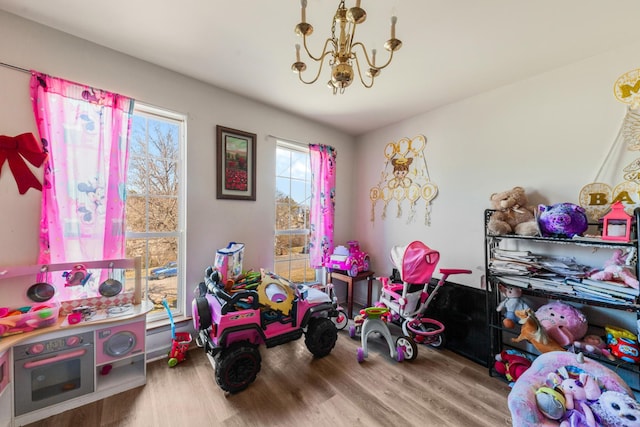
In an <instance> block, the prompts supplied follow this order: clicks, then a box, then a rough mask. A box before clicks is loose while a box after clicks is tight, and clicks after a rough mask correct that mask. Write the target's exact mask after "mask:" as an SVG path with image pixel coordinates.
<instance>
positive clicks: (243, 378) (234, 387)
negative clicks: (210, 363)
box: [215, 341, 262, 393]
mask: <svg viewBox="0 0 640 427" xmlns="http://www.w3.org/2000/svg"><path fill="white" fill-rule="evenodd" d="M261 362H262V357H261V356H260V351H259V350H258V347H257V346H255V345H253V344H250V343H249V342H247V341H239V342H236V343H233V344H231V345H230V346H229V347H228V348H226V349H225V350H223V351H222V352H221V353H219V354H218V355H217V357H216V359H215V365H216V383H218V386H220V388H221V389H223V390H224V391H228V392H230V393H236V392H239V391H242V390H244V389H245V388H247V387H248V386H249V384H251V383H252V382H253V381H255V379H256V376H257V375H258V372H260V364H261Z"/></svg>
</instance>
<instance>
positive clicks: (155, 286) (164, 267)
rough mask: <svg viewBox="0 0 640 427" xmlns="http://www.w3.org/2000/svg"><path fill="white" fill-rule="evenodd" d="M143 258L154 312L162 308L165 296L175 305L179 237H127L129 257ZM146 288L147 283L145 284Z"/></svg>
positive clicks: (143, 278)
mask: <svg viewBox="0 0 640 427" xmlns="http://www.w3.org/2000/svg"><path fill="white" fill-rule="evenodd" d="M136 256H140V257H142V280H143V282H147V284H148V289H149V295H147V296H146V297H147V298H148V299H149V300H150V301H151V302H153V305H154V311H162V310H164V307H163V306H162V298H166V299H167V302H169V305H170V306H173V307H175V306H176V302H177V299H178V294H179V293H178V267H177V260H178V240H177V239H176V238H166V237H162V238H155V239H151V238H149V239H147V238H139V239H127V257H136ZM143 288H144V286H143Z"/></svg>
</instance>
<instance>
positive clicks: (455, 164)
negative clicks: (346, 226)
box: [354, 43, 640, 287]
mask: <svg viewBox="0 0 640 427" xmlns="http://www.w3.org/2000/svg"><path fill="white" fill-rule="evenodd" d="M639 49H640V44H638V43H636V44H634V45H631V46H625V47H624V48H623V47H621V48H620V49H618V50H615V51H610V52H608V53H606V54H603V55H600V56H596V57H592V58H589V59H587V60H584V61H581V62H579V63H575V64H572V65H570V66H567V67H564V68H561V69H555V70H550V71H548V72H546V73H543V74H540V75H538V76H536V77H534V78H531V79H529V80H526V81H522V82H518V83H516V84H512V85H509V86H504V87H501V88H499V89H496V90H493V91H491V92H487V93H483V94H481V95H478V96H474V97H470V98H467V99H465V100H463V101H460V102H457V103H455V104H451V105H448V106H445V107H442V108H439V109H437V110H434V111H430V112H427V113H425V114H422V115H419V116H417V117H414V118H412V119H409V120H405V121H403V122H401V123H398V124H395V125H392V126H388V127H386V128H384V129H380V130H377V131H375V132H371V133H369V134H366V135H363V136H361V137H359V138H358V139H357V157H358V158H359V159H360V164H362V165H366V168H365V169H364V170H362V171H361V173H359V174H358V175H357V176H356V177H355V185H356V187H355V188H356V189H355V198H354V203H355V204H354V213H355V216H356V217H357V218H363V219H365V218H366V219H367V220H366V221H364V220H363V221H358V222H356V231H355V236H356V237H358V238H359V239H360V242H361V245H362V246H363V248H364V249H365V250H367V251H369V253H370V254H371V256H372V265H373V268H374V269H375V271H376V273H377V274H378V273H379V274H380V275H387V274H389V273H390V272H391V268H392V265H391V263H390V262H389V251H390V248H391V247H392V246H393V245H404V244H407V243H409V242H411V241H412V240H422V241H423V242H425V243H426V244H428V245H429V246H431V247H433V248H434V249H437V250H439V251H440V252H441V255H442V257H441V261H440V264H439V265H440V267H449V268H468V269H472V270H474V273H473V275H471V276H457V277H455V278H453V281H454V282H457V283H464V284H467V285H471V286H475V287H479V286H480V284H481V276H482V274H483V271H482V268H483V267H481V266H483V263H484V252H483V251H484V246H483V245H484V237H483V232H484V231H483V226H484V223H483V212H484V209H486V208H489V207H490V206H489V197H490V195H491V194H492V193H494V192H498V191H502V190H506V189H509V188H512V187H513V186H515V185H520V186H523V187H524V188H525V189H526V191H527V194H528V196H529V202H530V203H531V204H538V203H546V204H553V203H560V202H572V203H578V195H579V192H580V189H581V188H582V187H583V186H584V185H585V184H587V183H589V182H592V181H593V179H594V178H595V176H596V173H597V171H598V168H599V167H600V165H601V164H602V161H603V158H604V156H605V155H606V153H607V152H608V151H609V149H610V147H611V144H612V143H613V142H614V139H615V138H616V135H617V133H618V129H619V127H620V124H621V123H622V119H623V118H624V115H625V113H626V106H625V105H623V104H621V103H619V102H618V101H617V100H616V99H615V98H614V95H613V84H614V82H615V80H616V79H617V78H618V77H619V76H620V75H622V74H623V73H626V72H627V71H630V70H632V69H635V68H637V67H639V66H640V63H639V62H638V58H637V55H636V56H633V57H632V56H631V54H630V53H631V52H638V51H639ZM416 84H419V82H416ZM419 134H422V135H424V136H426V138H427V149H426V159H427V164H428V168H429V175H430V178H431V180H432V181H433V183H435V184H436V185H437V186H438V188H439V194H438V196H437V197H436V198H435V199H434V200H433V202H432V212H431V226H425V225H424V221H422V220H421V217H420V214H421V213H423V212H424V204H422V205H420V206H419V208H418V215H417V219H416V221H415V222H413V223H411V224H407V215H406V212H407V211H408V208H407V206H408V205H407V202H406V201H405V202H404V203H405V205H404V209H403V210H404V212H405V214H404V216H403V217H402V218H399V219H398V218H396V217H395V204H394V203H393V202H392V203H391V204H390V206H389V208H388V209H389V210H388V212H387V218H386V219H385V220H381V219H380V212H381V204H380V202H379V203H378V204H377V206H376V218H375V221H374V222H373V223H372V222H370V221H369V220H368V219H369V216H370V209H371V202H370V201H369V189H370V188H372V187H374V186H375V185H376V184H377V183H378V180H379V177H380V172H381V171H382V167H383V163H384V157H383V151H382V150H383V148H384V146H385V145H386V144H387V143H388V142H391V141H398V140H399V139H401V138H403V137H407V138H413V137H415V136H416V135H419Z"/></svg>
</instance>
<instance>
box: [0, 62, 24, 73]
mask: <svg viewBox="0 0 640 427" xmlns="http://www.w3.org/2000/svg"><path fill="white" fill-rule="evenodd" d="M0 65H1V66H3V67H6V68H11V69H12V70H16V71H20V72H21V73H27V74H31V70H27V69H26V68H22V67H18V66H17V65H11V64H7V63H6V62H0Z"/></svg>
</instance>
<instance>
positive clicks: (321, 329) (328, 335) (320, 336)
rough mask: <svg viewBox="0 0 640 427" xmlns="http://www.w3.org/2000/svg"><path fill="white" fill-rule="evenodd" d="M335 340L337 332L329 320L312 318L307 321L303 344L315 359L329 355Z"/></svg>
mask: <svg viewBox="0 0 640 427" xmlns="http://www.w3.org/2000/svg"><path fill="white" fill-rule="evenodd" d="M337 339H338V330H337V329H336V325H335V324H334V323H333V322H332V321H331V320H330V319H328V318H326V317H314V318H313V319H311V320H310V321H309V327H308V328H307V333H306V335H305V337H304V343H305V345H306V346H307V349H309V351H310V352H311V353H312V354H313V355H314V356H315V357H324V356H326V355H327V354H329V353H331V350H333V347H334V346H335V345H336V340H337Z"/></svg>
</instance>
